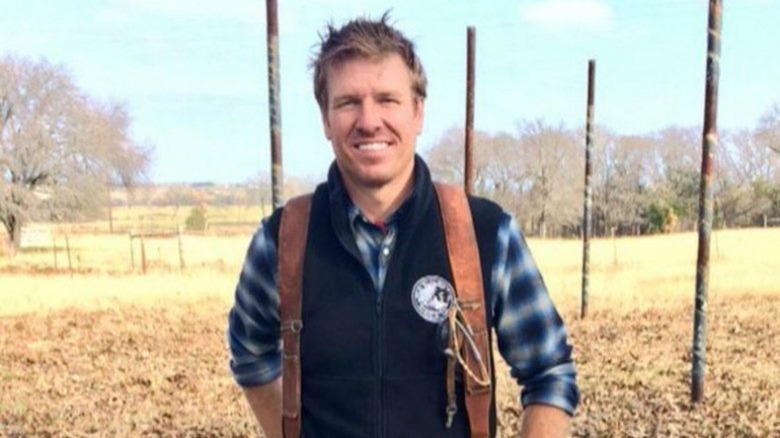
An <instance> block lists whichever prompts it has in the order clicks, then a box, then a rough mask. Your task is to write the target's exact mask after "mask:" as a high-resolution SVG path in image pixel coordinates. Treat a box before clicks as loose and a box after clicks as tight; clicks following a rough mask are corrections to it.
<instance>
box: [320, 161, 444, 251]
mask: <svg viewBox="0 0 780 438" xmlns="http://www.w3.org/2000/svg"><path fill="white" fill-rule="evenodd" d="M413 178H414V183H413V185H412V192H411V194H410V195H409V197H408V198H407V199H406V200H405V201H404V202H403V203H402V204H401V206H400V207H399V208H398V210H397V211H396V213H393V214H394V215H397V216H398V220H399V221H400V222H399V228H401V229H403V228H406V227H414V226H415V225H416V224H417V222H418V221H419V220H420V218H421V217H422V216H423V212H425V211H426V210H427V209H428V208H430V207H431V204H432V203H433V202H434V196H435V194H434V191H433V184H432V180H431V173H430V171H429V170H428V166H427V165H426V164H425V161H423V159H422V158H421V157H420V156H419V155H417V154H415V156H414V172H413ZM327 185H328V194H329V205H330V217H331V223H332V225H333V229H334V231H335V232H336V235H338V237H339V240H340V241H341V243H342V245H344V246H345V247H346V248H348V249H349V250H350V252H353V253H354V254H356V255H357V254H358V250H357V246H356V245H355V239H354V236H353V235H352V228H351V226H350V223H349V220H350V219H349V214H348V211H349V208H350V205H351V204H352V200H351V199H350V197H349V194H348V193H347V190H346V188H345V187H344V181H343V180H342V177H341V172H339V169H338V166H337V165H336V162H335V161H334V162H333V163H332V164H331V166H330V169H329V170H328V182H327Z"/></svg>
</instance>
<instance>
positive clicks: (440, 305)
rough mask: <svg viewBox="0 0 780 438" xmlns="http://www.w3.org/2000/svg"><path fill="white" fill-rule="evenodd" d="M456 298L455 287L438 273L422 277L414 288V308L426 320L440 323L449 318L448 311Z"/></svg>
mask: <svg viewBox="0 0 780 438" xmlns="http://www.w3.org/2000/svg"><path fill="white" fill-rule="evenodd" d="M454 300H455V289H453V287H452V285H451V284H450V282H449V281H447V280H445V279H444V278H442V277H439V276H438V275H426V276H425V277H422V278H420V279H419V280H417V282H416V283H415V284H414V287H413V288H412V305H413V306H414V310H416V311H417V313H418V314H419V315H420V316H421V317H422V318H423V319H424V320H426V321H428V322H432V323H434V324H438V323H440V322H443V321H444V320H445V319H447V312H448V311H449V310H450V307H451V306H452V303H453V301H454Z"/></svg>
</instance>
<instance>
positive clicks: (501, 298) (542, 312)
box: [491, 214, 580, 415]
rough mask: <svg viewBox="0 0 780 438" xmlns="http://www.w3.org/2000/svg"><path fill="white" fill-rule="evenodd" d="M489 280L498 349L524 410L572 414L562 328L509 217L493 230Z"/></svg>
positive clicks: (573, 390) (572, 385)
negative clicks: (494, 244) (538, 406)
mask: <svg viewBox="0 0 780 438" xmlns="http://www.w3.org/2000/svg"><path fill="white" fill-rule="evenodd" d="M491 281H492V292H493V296H492V298H493V315H494V324H495V330H496V333H497V338H498V348H499V351H500V352H501V355H502V356H503V358H504V360H506V362H507V363H508V364H509V366H510V367H511V375H512V377H514V378H515V379H516V380H517V382H518V384H520V385H521V386H522V387H523V389H522V393H521V402H522V404H523V406H528V405H530V404H547V405H552V406H556V407H559V408H561V409H563V410H564V411H566V412H568V413H569V414H570V415H572V414H573V413H574V410H575V408H576V407H577V404H578V403H579V398H580V394H579V389H578V388H577V383H576V373H575V369H574V364H573V362H572V358H571V352H572V348H571V346H570V345H569V344H568V342H567V339H566V338H567V334H566V328H565V326H564V324H563V320H562V319H561V317H560V315H559V314H558V312H557V310H556V309H555V306H554V305H553V303H552V300H551V299H550V296H549V295H548V293H547V287H546V286H545V285H544V280H543V279H542V275H541V273H540V272H539V269H538V268H537V267H536V263H535V262H534V260H533V257H532V256H531V252H530V250H529V249H528V246H527V244H526V242H525V238H524V237H523V234H522V232H521V231H520V228H519V227H518V225H517V223H516V221H515V220H514V219H513V218H512V217H511V216H510V215H508V214H507V215H506V217H505V218H504V220H503V221H502V223H501V225H500V226H499V229H498V236H497V251H496V259H495V261H494V263H493V272H492V273H491Z"/></svg>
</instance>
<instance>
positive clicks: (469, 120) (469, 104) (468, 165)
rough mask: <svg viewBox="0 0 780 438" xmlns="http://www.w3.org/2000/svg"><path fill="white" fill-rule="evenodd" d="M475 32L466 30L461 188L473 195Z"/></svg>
mask: <svg viewBox="0 0 780 438" xmlns="http://www.w3.org/2000/svg"><path fill="white" fill-rule="evenodd" d="M476 34H477V31H476V29H475V28H474V26H469V27H468V28H467V29H466V45H467V53H466V129H465V131H466V139H465V154H466V155H465V157H464V161H465V162H464V170H463V188H464V190H466V193H468V194H472V193H474V56H475V55H474V52H475V45H476Z"/></svg>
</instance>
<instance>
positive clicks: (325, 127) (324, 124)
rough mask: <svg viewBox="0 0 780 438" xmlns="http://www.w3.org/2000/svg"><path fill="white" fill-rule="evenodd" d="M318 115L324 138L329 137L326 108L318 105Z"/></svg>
mask: <svg viewBox="0 0 780 438" xmlns="http://www.w3.org/2000/svg"><path fill="white" fill-rule="evenodd" d="M320 117H321V118H322V132H323V133H324V134H325V138H327V139H328V140H330V139H331V132H330V121H328V109H327V108H323V107H320Z"/></svg>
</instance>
